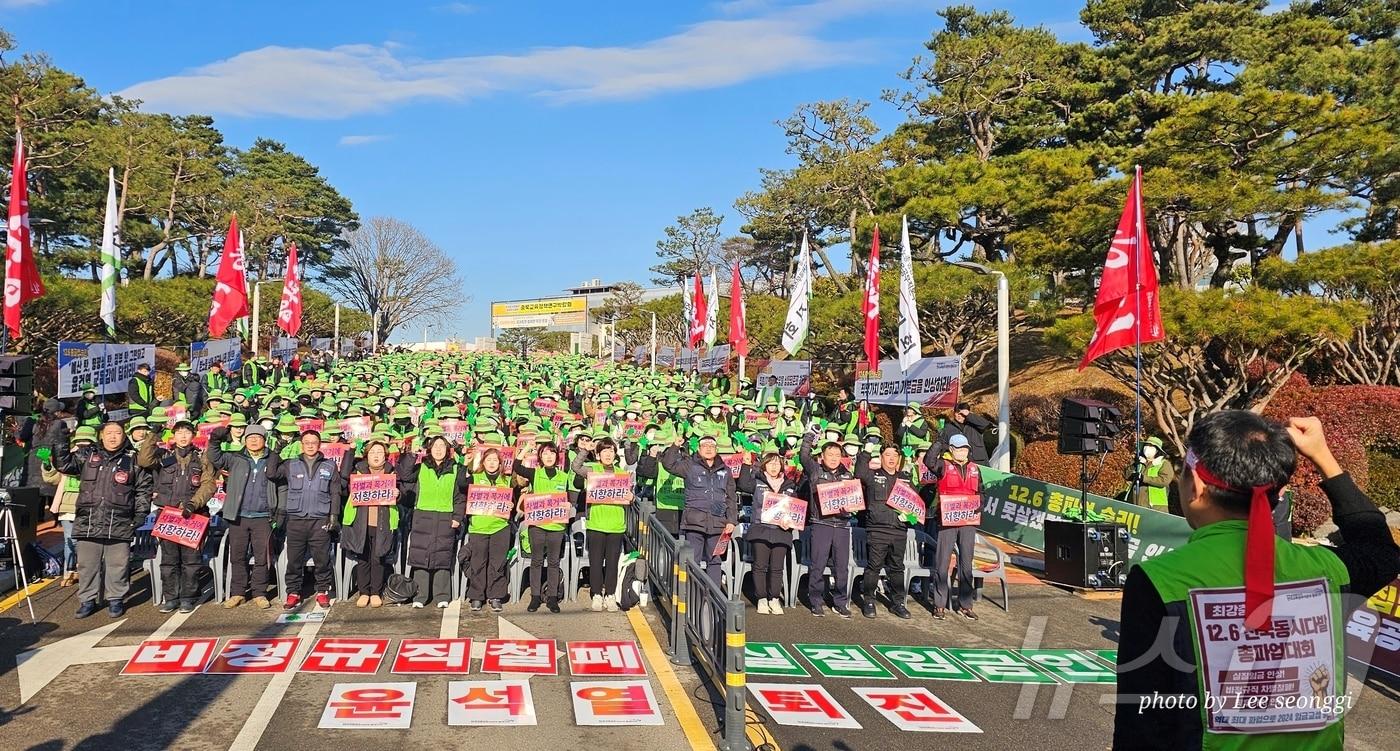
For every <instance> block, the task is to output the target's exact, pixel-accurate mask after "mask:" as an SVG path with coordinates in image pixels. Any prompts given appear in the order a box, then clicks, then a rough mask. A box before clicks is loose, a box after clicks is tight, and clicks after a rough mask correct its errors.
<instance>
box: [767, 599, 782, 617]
mask: <svg viewBox="0 0 1400 751" xmlns="http://www.w3.org/2000/svg"><path fill="white" fill-rule="evenodd" d="M781 602H782V601H781V600H779V599H778V598H776V597H775V598H773V599H771V600H769V601H768V611H769V612H770V613H772V614H773V615H782V614H783V606H782V604H781Z"/></svg>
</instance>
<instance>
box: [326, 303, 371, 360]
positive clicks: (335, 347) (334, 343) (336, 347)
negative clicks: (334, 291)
mask: <svg viewBox="0 0 1400 751" xmlns="http://www.w3.org/2000/svg"><path fill="white" fill-rule="evenodd" d="M369 327H370V328H371V329H375V328H378V327H377V326H375V325H374V322H373V321H371V322H370V326H369ZM333 332H334V333H332V334H331V355H332V356H334V355H336V354H339V352H340V303H336V304H335V328H334V329H333Z"/></svg>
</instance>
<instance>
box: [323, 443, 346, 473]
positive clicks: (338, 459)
mask: <svg viewBox="0 0 1400 751" xmlns="http://www.w3.org/2000/svg"><path fill="white" fill-rule="evenodd" d="M349 450H350V444H348V443H322V444H321V456H324V457H326V458H327V459H330V460H331V461H333V462H335V467H336V469H340V465H341V463H342V462H344V461H345V452H347V451H349Z"/></svg>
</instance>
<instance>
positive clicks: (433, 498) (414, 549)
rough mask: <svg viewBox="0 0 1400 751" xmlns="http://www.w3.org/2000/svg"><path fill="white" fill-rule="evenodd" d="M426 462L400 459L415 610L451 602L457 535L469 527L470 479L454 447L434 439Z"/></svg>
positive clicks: (435, 435) (437, 437) (434, 435)
mask: <svg viewBox="0 0 1400 751" xmlns="http://www.w3.org/2000/svg"><path fill="white" fill-rule="evenodd" d="M424 448H425V452H424V454H423V457H422V458H421V459H419V460H417V461H415V460H414V458H413V455H412V454H408V455H405V456H401V457H399V463H398V474H399V503H400V504H402V505H403V506H404V507H406V508H412V509H413V520H412V525H411V526H412V529H411V530H410V532H409V535H408V565H409V567H410V568H411V569H413V583H414V585H416V587H417V589H418V594H417V596H416V597H415V598H414V600H413V607H415V608H421V607H424V606H426V605H427V604H428V603H429V602H436V603H437V606H438V607H439V608H446V607H447V606H448V604H450V603H451V601H452V562H453V560H454V559H455V558H456V556H457V540H458V537H459V534H460V532H459V530H460V529H461V528H462V525H463V524H465V523H466V520H467V515H466V509H467V483H468V479H469V477H470V476H469V475H468V474H467V473H466V471H465V469H463V468H462V467H461V466H460V465H458V464H457V462H456V459H455V452H454V450H453V448H452V444H451V443H450V442H449V441H448V440H447V439H446V438H444V437H443V436H442V434H441V433H440V432H437V433H430V434H429V437H428V439H427V444H426V446H425V447H424Z"/></svg>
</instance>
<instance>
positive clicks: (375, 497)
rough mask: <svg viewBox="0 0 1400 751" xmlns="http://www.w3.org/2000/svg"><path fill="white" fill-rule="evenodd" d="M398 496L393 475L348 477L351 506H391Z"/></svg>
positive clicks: (396, 480) (396, 481)
mask: <svg viewBox="0 0 1400 751" xmlns="http://www.w3.org/2000/svg"><path fill="white" fill-rule="evenodd" d="M398 495H399V488H398V478H396V477H394V476H393V475H371V474H364V475H360V474H356V475H350V505H351V506H392V505H394V501H395V500H397V498H398Z"/></svg>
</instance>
